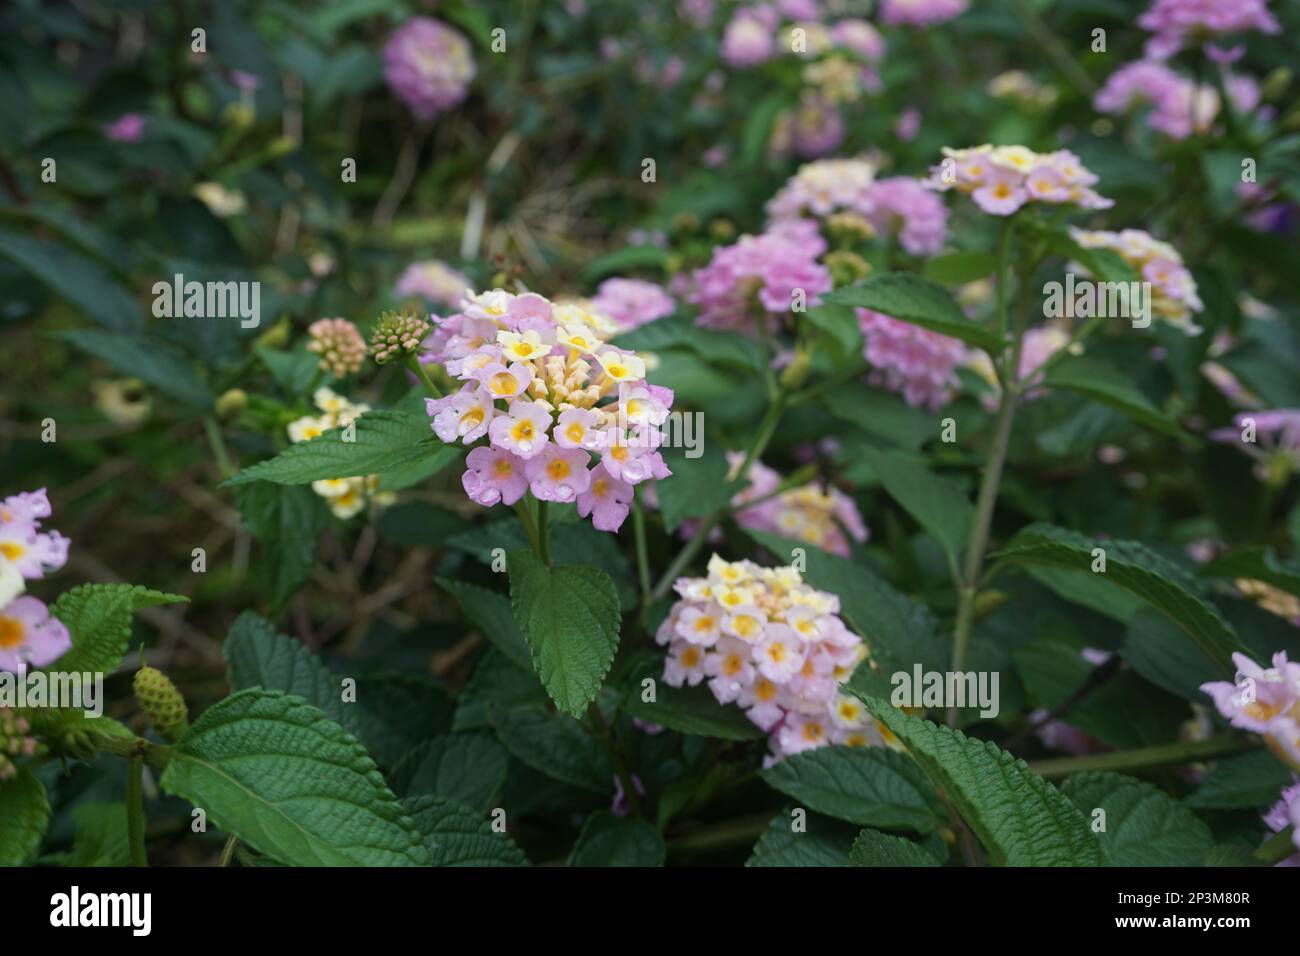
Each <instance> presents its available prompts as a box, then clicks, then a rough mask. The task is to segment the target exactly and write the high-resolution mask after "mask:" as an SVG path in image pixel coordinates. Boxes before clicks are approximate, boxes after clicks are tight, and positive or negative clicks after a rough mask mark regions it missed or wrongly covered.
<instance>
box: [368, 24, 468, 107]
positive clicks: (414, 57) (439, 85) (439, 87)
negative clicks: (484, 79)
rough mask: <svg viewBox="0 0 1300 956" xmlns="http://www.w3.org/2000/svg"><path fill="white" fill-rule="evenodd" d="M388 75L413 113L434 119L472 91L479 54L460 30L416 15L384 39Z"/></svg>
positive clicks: (386, 76) (391, 85)
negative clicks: (472, 49)
mask: <svg viewBox="0 0 1300 956" xmlns="http://www.w3.org/2000/svg"><path fill="white" fill-rule="evenodd" d="M384 78H385V79H386V80H387V81H388V86H389V88H390V89H392V91H393V93H394V94H396V95H397V97H398V99H400V100H401V101H402V102H404V103H405V104H406V106H407V108H408V109H410V111H411V113H412V115H414V116H415V118H416V119H417V120H420V121H421V122H425V123H428V122H430V121H432V120H433V118H434V117H435V116H437V115H438V114H439V113H441V112H443V111H444V110H448V109H451V107H453V106H455V105H456V104H458V103H460V102H461V101H462V100H464V99H465V97H466V96H467V95H468V94H469V83H470V80H472V79H473V78H474V57H473V55H472V54H471V52H470V46H469V43H468V41H466V39H465V38H464V37H463V36H461V34H460V33H459V32H458V31H456V30H454V29H452V28H451V27H449V26H447V25H446V24H445V23H441V22H440V21H438V20H434V19H432V18H430V17H412V18H411V19H409V20H407V21H406V22H405V23H404V24H402V25H401V26H400V27H398V28H397V30H396V31H394V33H393V35H392V36H391V37H389V38H388V42H387V43H386V44H385V45H384Z"/></svg>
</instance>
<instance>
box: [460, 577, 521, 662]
mask: <svg viewBox="0 0 1300 956" xmlns="http://www.w3.org/2000/svg"><path fill="white" fill-rule="evenodd" d="M437 583H438V586H439V587H440V588H443V589H444V590H446V591H450V592H451V593H452V594H454V595H455V596H456V599H457V600H458V601H460V609H461V610H462V611H464V612H465V616H466V617H468V618H469V619H470V620H471V621H473V622H474V623H475V624H476V625H477V626H478V628H479V630H481V631H482V632H483V636H484V637H486V638H487V639H488V640H489V641H491V642H492V643H493V645H494V646H495V647H496V648H497V649H498V650H499V651H501V653H502V654H504V655H506V657H508V658H510V660H512V661H514V662H515V663H516V664H518V665H519V666H520V667H523V668H531V667H532V666H533V655H532V652H531V651H530V650H529V649H528V642H527V641H525V640H524V635H523V633H522V632H521V631H520V630H519V625H518V624H516V623H515V617H514V612H513V610H512V609H511V607H510V599H509V598H507V597H505V595H502V594H497V593H496V592H495V591H489V590H488V589H487V588H481V587H479V586H478V585H477V584H468V583H466V582H464V581H456V580H453V579H451V578H438V579H437Z"/></svg>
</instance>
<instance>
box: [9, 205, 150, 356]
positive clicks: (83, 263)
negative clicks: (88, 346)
mask: <svg viewBox="0 0 1300 956" xmlns="http://www.w3.org/2000/svg"><path fill="white" fill-rule="evenodd" d="M0 256H4V257H5V258H6V259H9V260H10V261H12V262H14V263H16V264H17V265H18V266H19V267H21V268H23V269H25V270H27V271H28V272H30V273H31V274H32V275H34V276H35V277H36V278H37V279H39V280H40V282H41V284H42V285H45V286H47V287H48V288H49V289H50V291H51V292H53V293H54V294H55V295H58V296H62V297H63V298H65V299H67V300H68V301H69V302H71V303H73V304H74V305H76V306H78V307H79V308H81V309H83V310H84V311H85V313H86V314H87V315H88V316H90V317H91V318H92V319H94V320H95V321H96V322H98V323H99V324H100V325H103V326H106V327H108V328H110V329H116V330H118V331H119V332H130V331H135V330H138V329H140V328H143V326H144V317H143V316H142V315H141V314H140V309H139V306H137V305H136V302H135V299H134V298H133V297H132V295H131V294H130V293H129V292H128V291H127V290H126V289H125V288H123V286H122V285H121V284H119V283H118V282H117V280H116V279H114V278H112V277H111V276H110V275H109V274H108V273H107V272H106V271H104V269H103V268H102V267H100V265H99V264H98V263H96V262H95V261H94V260H92V259H88V258H86V257H85V256H82V255H78V254H77V253H75V252H72V251H71V250H69V249H67V248H65V247H64V246H61V245H58V244H57V243H53V242H41V241H39V240H37V239H30V238H28V237H26V236H21V235H18V234H16V233H12V232H10V231H8V230H7V229H0Z"/></svg>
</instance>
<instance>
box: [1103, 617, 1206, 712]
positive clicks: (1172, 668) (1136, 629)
mask: <svg viewBox="0 0 1300 956" xmlns="http://www.w3.org/2000/svg"><path fill="white" fill-rule="evenodd" d="M1123 653H1124V660H1125V661H1127V662H1128V664H1129V666H1130V667H1132V668H1133V669H1134V670H1135V671H1137V672H1138V673H1139V674H1141V675H1142V677H1144V678H1145V679H1146V680H1149V681H1150V682H1151V683H1153V684H1155V685H1156V686H1157V687H1161V688H1163V689H1164V690H1167V691H1169V692H1170V693H1171V694H1177V695H1178V696H1180V697H1182V698H1184V699H1185V700H1191V701H1196V702H1197V703H1202V704H1203V703H1205V701H1206V697H1205V692H1204V691H1202V690H1201V685H1202V684H1205V683H1208V682H1210V681H1214V680H1219V679H1220V678H1221V677H1222V676H1223V675H1222V674H1221V673H1220V670H1219V667H1218V666H1217V664H1216V663H1215V661H1214V659H1213V658H1212V657H1210V656H1209V654H1207V653H1206V652H1205V651H1204V650H1203V649H1202V648H1201V647H1200V646H1198V645H1196V644H1189V643H1188V640H1187V634H1186V633H1185V632H1184V631H1183V629H1182V628H1181V627H1180V626H1179V625H1178V622H1176V621H1174V620H1172V619H1170V618H1167V617H1165V616H1164V615H1163V614H1160V613H1158V612H1156V611H1153V610H1151V609H1150V608H1149V607H1147V606H1145V605H1143V607H1142V610H1141V611H1140V612H1139V613H1137V614H1135V615H1134V616H1133V619H1132V620H1131V621H1129V624H1128V629H1127V631H1126V632H1125V634H1124V650H1123Z"/></svg>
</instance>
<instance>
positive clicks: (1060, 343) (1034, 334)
mask: <svg viewBox="0 0 1300 956" xmlns="http://www.w3.org/2000/svg"><path fill="white" fill-rule="evenodd" d="M1069 342H1070V333H1069V332H1067V331H1066V330H1065V329H1063V328H1061V327H1060V326H1059V325H1050V324H1049V325H1039V326H1035V327H1034V328H1032V329H1029V330H1028V331H1027V332H1025V335H1024V339H1023V341H1022V342H1021V345H1020V367H1019V368H1018V369H1017V371H1016V381H1017V382H1018V383H1019V384H1020V387H1021V393H1020V400H1021V401H1022V402H1032V401H1035V400H1037V399H1039V398H1042V397H1043V396H1044V395H1046V394H1047V389H1045V388H1042V387H1040V384H1039V383H1040V381H1041V379H1042V377H1043V376H1042V375H1041V374H1039V370H1040V369H1042V367H1043V366H1044V365H1045V364H1046V363H1047V360H1048V359H1050V358H1051V357H1052V356H1053V355H1055V354H1056V353H1057V352H1059V351H1061V349H1063V348H1065V347H1066V346H1067V345H1068V344H1069ZM966 365H967V367H968V368H970V369H971V370H972V371H973V372H975V373H976V374H977V375H979V376H980V377H981V378H982V379H984V381H986V382H987V383H988V384H989V386H990V387H991V388H992V391H989V392H986V393H984V395H983V397H982V399H981V403H982V404H983V405H984V407H985V408H986V409H988V410H989V411H992V410H993V409H995V408H997V406H998V401H999V399H1000V397H1001V394H1002V383H1001V382H999V381H998V375H997V371H996V370H995V369H994V368H993V360H992V359H990V358H989V356H988V353H986V352H982V351H980V350H978V349H971V350H970V351H969V358H968V360H967V362H966Z"/></svg>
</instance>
